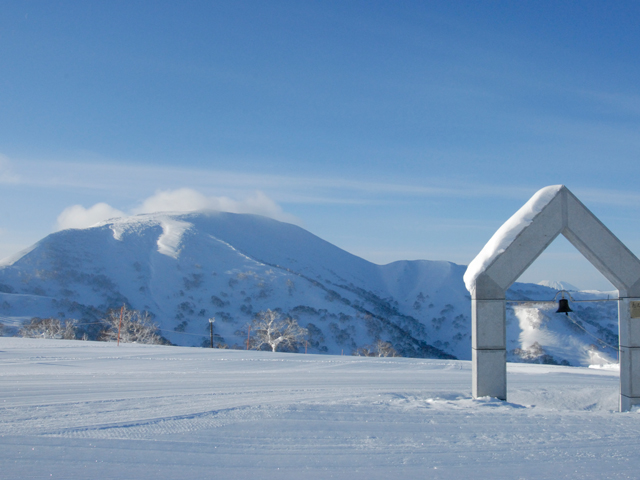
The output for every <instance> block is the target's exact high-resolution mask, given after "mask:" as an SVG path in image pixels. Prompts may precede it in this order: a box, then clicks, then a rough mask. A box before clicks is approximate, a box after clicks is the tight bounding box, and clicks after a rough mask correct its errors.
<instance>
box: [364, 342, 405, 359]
mask: <svg viewBox="0 0 640 480" xmlns="http://www.w3.org/2000/svg"><path fill="white" fill-rule="evenodd" d="M353 355H357V356H359V357H397V356H399V355H398V352H397V351H396V349H395V348H393V345H391V342H385V341H383V340H378V341H377V342H376V343H374V344H373V345H365V346H364V347H361V348H359V349H357V350H356V351H354V352H353Z"/></svg>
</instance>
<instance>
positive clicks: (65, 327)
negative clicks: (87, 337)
mask: <svg viewBox="0 0 640 480" xmlns="http://www.w3.org/2000/svg"><path fill="white" fill-rule="evenodd" d="M76 323H77V322H76V321H75V320H67V321H64V322H63V321H60V320H59V319H57V318H39V317H34V318H32V319H31V320H29V321H26V322H25V323H24V324H23V325H22V328H21V329H20V331H19V333H20V335H21V336H23V337H28V338H62V339H65V340H74V339H75V338H76Z"/></svg>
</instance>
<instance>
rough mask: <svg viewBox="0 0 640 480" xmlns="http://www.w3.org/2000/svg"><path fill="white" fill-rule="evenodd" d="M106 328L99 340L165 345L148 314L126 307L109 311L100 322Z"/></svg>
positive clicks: (156, 326)
mask: <svg viewBox="0 0 640 480" xmlns="http://www.w3.org/2000/svg"><path fill="white" fill-rule="evenodd" d="M102 322H103V323H104V324H105V326H106V328H105V329H104V330H103V331H102V332H101V334H100V336H99V338H98V339H99V340H102V341H105V342H115V341H117V340H118V329H120V341H121V342H123V343H154V344H166V343H167V341H166V340H165V339H164V338H162V337H161V336H160V335H159V333H158V325H156V324H155V323H153V322H152V320H151V316H150V315H149V313H148V312H140V311H138V310H129V309H127V308H126V307H124V308H123V309H122V310H121V309H119V308H118V309H114V310H110V311H109V312H108V314H107V317H106V318H104V319H103V320H102Z"/></svg>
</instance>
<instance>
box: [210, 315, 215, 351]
mask: <svg viewBox="0 0 640 480" xmlns="http://www.w3.org/2000/svg"><path fill="white" fill-rule="evenodd" d="M215 321H216V317H211V318H210V319H209V331H210V332H211V348H213V322H215Z"/></svg>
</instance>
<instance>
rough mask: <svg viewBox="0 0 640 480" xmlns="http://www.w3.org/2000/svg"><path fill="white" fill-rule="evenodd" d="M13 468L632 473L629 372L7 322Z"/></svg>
mask: <svg viewBox="0 0 640 480" xmlns="http://www.w3.org/2000/svg"><path fill="white" fill-rule="evenodd" d="M0 363H1V366H0V398H1V408H0V443H1V445H0V478H1V479H3V480H8V479H44V478H63V479H85V478H86V479H101V480H106V479H153V480H162V479H205V478H206V479H210V478H219V479H226V478H229V479H236V478H237V479H244V478H247V479H256V478H260V479H272V478H273V479H294V478H295V479H328V478H338V479H360V478H362V479H383V478H384V479H389V478H396V479H407V478H408V479H413V478H416V479H418V478H419V479H424V478H429V479H431V478H433V479H439V478H442V479H465V480H466V479H471V478H474V479H476V478H492V479H510V480H512V479H539V478H548V479H563V478H576V479H578V478H580V479H614V478H615V479H618V478H638V476H639V475H640V454H639V451H640V415H639V414H638V413H636V412H631V413H616V409H617V401H618V374H617V372H616V371H611V370H605V369H588V368H575V367H559V366H542V365H527V364H509V373H508V382H509V402H508V403H507V402H500V401H497V400H491V399H480V400H471V398H470V391H471V364H470V363H469V362H465V361H450V360H424V359H410V358H392V359H380V358H363V357H347V356H328V355H322V356H319V355H298V354H279V353H270V352H255V351H249V352H247V351H233V350H215V349H196V348H185V347H182V348H181V347H163V346H143V345H130V344H129V345H121V346H120V347H117V346H116V345H115V344H107V343H94V342H81V341H63V340H39V339H23V338H7V337H3V338H0Z"/></svg>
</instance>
